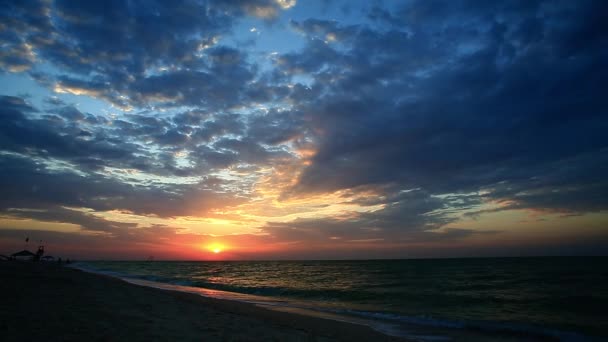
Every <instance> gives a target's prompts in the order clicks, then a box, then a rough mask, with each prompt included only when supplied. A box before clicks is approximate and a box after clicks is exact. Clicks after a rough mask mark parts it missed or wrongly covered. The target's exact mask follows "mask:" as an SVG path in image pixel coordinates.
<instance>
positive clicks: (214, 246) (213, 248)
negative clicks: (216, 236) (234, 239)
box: [207, 243, 225, 254]
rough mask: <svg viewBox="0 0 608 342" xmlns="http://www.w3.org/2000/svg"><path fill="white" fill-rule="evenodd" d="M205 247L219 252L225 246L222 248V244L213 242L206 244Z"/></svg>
mask: <svg viewBox="0 0 608 342" xmlns="http://www.w3.org/2000/svg"><path fill="white" fill-rule="evenodd" d="M207 249H208V250H210V251H211V252H213V253H215V254H219V253H221V252H222V251H223V250H224V249H225V248H224V245H221V244H218V243H214V244H212V245H209V246H207Z"/></svg>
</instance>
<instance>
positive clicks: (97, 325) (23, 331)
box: [0, 261, 400, 342]
mask: <svg viewBox="0 0 608 342" xmlns="http://www.w3.org/2000/svg"><path fill="white" fill-rule="evenodd" d="M0 340H2V341H38V340H40V341H130V342H131V341H307V342H308V341H400V339H397V338H392V337H388V336H385V335H383V334H381V333H378V332H376V331H374V330H372V329H370V328H368V327H365V326H361V325H354V324H348V323H342V322H336V321H331V320H325V319H320V318H314V317H307V316H301V315H297V314H288V313H280V312H276V311H271V310H267V309H263V308H260V307H256V306H255V305H252V304H247V303H239V302H233V301H226V300H219V299H211V298H204V297H201V296H198V295H195V294H189V293H180V292H173V291H165V290H159V289H154V288H148V287H142V286H137V285H133V284H128V283H126V282H124V281H122V280H119V279H114V278H110V277H106V276H101V275H96V274H90V273H85V272H82V271H79V270H75V269H71V268H66V267H61V266H57V265H56V264H44V263H25V262H16V261H1V262H0Z"/></svg>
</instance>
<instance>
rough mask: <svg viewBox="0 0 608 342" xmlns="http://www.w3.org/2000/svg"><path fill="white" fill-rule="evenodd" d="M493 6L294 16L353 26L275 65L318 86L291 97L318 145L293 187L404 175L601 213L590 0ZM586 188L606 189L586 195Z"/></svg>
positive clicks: (595, 40)
mask: <svg viewBox="0 0 608 342" xmlns="http://www.w3.org/2000/svg"><path fill="white" fill-rule="evenodd" d="M498 6H499V7H500V8H501V11H500V12H495V11H494V10H495V9H496V8H495V6H494V5H488V6H470V7H472V8H474V10H467V8H469V6H466V5H465V4H464V3H460V2H453V3H451V4H450V5H448V6H446V7H449V8H451V9H449V10H448V9H446V11H448V12H446V13H445V14H446V15H438V14H437V12H435V11H434V10H431V8H433V9H434V8H436V7H435V6H434V5H433V4H431V3H427V2H413V3H412V4H411V5H407V6H405V7H404V8H403V9H401V10H400V12H399V13H407V14H408V16H409V19H410V20H409V21H408V25H407V27H405V28H404V30H403V31H400V30H399V29H398V28H396V27H391V28H388V29H386V28H383V29H373V28H370V27H365V26H361V27H359V28H357V29H353V28H352V27H343V26H341V25H339V24H337V23H335V22H323V21H308V22H303V23H294V26H295V27H297V28H298V29H299V30H300V31H301V32H303V33H304V34H306V35H309V36H311V37H313V36H315V35H323V34H324V33H325V32H329V31H340V29H341V28H342V29H343V31H344V32H348V33H347V34H345V37H344V38H343V40H345V41H346V43H345V44H344V46H343V47H342V48H333V47H330V46H328V45H326V44H323V43H320V42H318V41H313V42H314V43H310V44H309V45H307V46H306V47H305V48H303V49H302V50H301V51H299V52H298V53H289V54H286V55H282V56H279V57H277V60H278V61H279V63H277V67H278V68H279V69H281V70H284V71H285V72H287V73H293V71H294V70H298V71H299V72H303V73H306V74H308V75H309V76H310V77H312V78H313V80H314V82H313V86H318V87H322V88H323V89H324V91H323V92H322V94H323V95H322V96H319V97H318V98H317V99H316V100H313V101H311V102H310V103H304V104H302V105H301V106H299V107H297V109H298V110H299V111H301V112H303V113H305V114H304V115H305V116H306V120H307V122H309V123H311V125H312V126H313V127H312V129H311V130H310V132H315V133H314V135H313V136H312V139H314V141H315V145H316V153H315V155H314V156H313V157H312V159H311V165H310V166H308V167H307V168H306V169H305V170H304V171H303V173H302V174H301V176H300V178H299V181H298V183H297V184H296V185H295V187H294V188H293V189H292V190H290V191H291V192H295V193H302V194H303V193H310V192H332V191H336V190H341V189H350V188H356V187H359V186H369V185H374V186H384V185H388V184H397V186H396V188H398V189H413V188H420V189H424V190H425V191H427V192H429V193H431V194H436V195H439V194H449V193H470V192H477V191H488V192H490V194H489V195H488V196H487V197H489V198H492V199H494V200H502V201H507V200H513V201H516V202H517V203H520V206H521V208H545V209H551V210H576V211H583V212H584V211H595V210H605V209H606V206H605V205H606V203H605V201H603V200H602V199H601V198H602V197H603V196H599V193H605V191H606V187H605V182H603V181H601V180H598V179H597V177H596V174H597V173H596V169H597V167H598V164H597V163H598V160H599V161H604V160H605V159H606V157H607V155H606V152H607V149H606V147H607V146H608V141H607V140H606V138H605V137H604V133H603V132H604V131H605V129H606V125H607V122H606V120H605V118H603V117H602V115H601V113H603V112H605V111H606V103H605V100H604V99H603V96H602V95H601V91H600V89H602V88H603V83H604V81H603V80H604V79H605V77H606V76H607V75H606V72H605V70H607V69H606V68H605V67H601V66H602V65H605V62H604V61H605V58H606V56H607V55H606V54H607V53H608V50H607V49H606V44H605V41H606V40H605V35H604V39H602V38H599V37H600V36H602V35H601V34H600V32H604V33H606V32H607V30H606V26H605V25H596V24H594V22H595V21H594V20H595V19H592V20H591V22H589V21H588V17H587V15H586V14H588V13H590V11H595V10H597V8H595V9H594V8H593V7H594V6H596V4H592V3H581V4H577V5H572V4H569V5H565V7H568V8H569V9H572V10H573V12H572V13H573V15H566V14H565V12H562V11H560V10H561V9H564V8H565V7H564V8H561V7H559V6H558V5H555V6H554V5H550V4H546V5H540V6H521V7H518V6H516V5H512V6H511V5H505V6H503V5H498ZM503 7H508V8H503ZM570 7H572V8H570ZM503 9H504V11H503ZM376 12H377V11H376ZM497 13H500V14H497ZM385 14H386V13H385ZM374 15H378V13H376V14H374ZM395 17H396V15H395ZM539 18H541V19H539ZM580 32H586V34H587V35H588V37H587V39H582V40H581V41H580V44H577V45H576V46H573V45H572V42H571V41H570V40H568V39H561V38H558V37H562V38H563V37H569V36H571V35H577V34H579V33H580ZM321 46H322V49H324V50H327V51H330V52H331V53H327V52H322V51H323V50H319V47H321ZM575 85H576V86H575ZM591 156H593V157H591ZM575 160H576V162H574V161H575ZM566 165H567V167H568V176H566V177H564V176H565V175H564V174H563V172H562V170H563V167H564V166H566ZM570 177H572V178H570ZM533 179H538V180H540V182H542V188H541V187H540V186H539V187H538V188H537V187H536V185H535V184H534V183H535V182H533V181H531V180H533ZM499 189H500V191H499ZM507 189H511V191H509V190H507ZM524 189H527V190H529V191H530V194H522V193H521V191H525V190H524ZM591 189H593V193H598V195H597V196H591V197H590V198H588V199H587V200H585V201H582V202H581V201H580V199H581V197H582V194H583V193H585V192H588V191H590V190H591ZM555 191H559V195H558V196H557V198H559V199H557V198H556V195H555V194H554V193H552V192H555ZM531 193H534V195H532V194H531ZM604 197H605V196H604ZM550 198H554V200H551V199H550ZM582 203H585V204H584V205H581V204H582Z"/></svg>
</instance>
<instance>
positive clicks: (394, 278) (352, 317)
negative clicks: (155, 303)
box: [74, 257, 608, 341]
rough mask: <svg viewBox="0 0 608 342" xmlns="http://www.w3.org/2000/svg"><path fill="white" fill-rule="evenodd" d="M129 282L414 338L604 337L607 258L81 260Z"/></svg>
mask: <svg viewBox="0 0 608 342" xmlns="http://www.w3.org/2000/svg"><path fill="white" fill-rule="evenodd" d="M74 267H76V268H79V269H82V270H85V271H89V272H95V273H101V274H105V275H110V276H113V277H118V278H121V279H123V280H126V281H128V282H131V283H135V284H139V285H144V286H151V287H157V288H162V289H169V290H175V291H184V292H191V293H197V294H199V295H202V296H207V297H214V298H220V299H227V300H236V301H242V302H248V303H253V304H255V305H258V306H262V307H265V308H268V309H271V310H278V311H286V312H293V313H297V314H303V315H311V316H316V317H323V318H327V319H333V320H339V321H346V322H351V323H355V324H363V325H367V326H370V327H371V328H373V329H375V330H377V331H379V332H381V333H384V334H386V335H391V336H400V337H404V338H407V339H410V340H412V341H608V257H531V258H524V257H520V258H463V259H416V260H357V261H87V262H78V263H75V264H74Z"/></svg>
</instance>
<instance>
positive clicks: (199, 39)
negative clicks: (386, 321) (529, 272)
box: [0, 0, 608, 259]
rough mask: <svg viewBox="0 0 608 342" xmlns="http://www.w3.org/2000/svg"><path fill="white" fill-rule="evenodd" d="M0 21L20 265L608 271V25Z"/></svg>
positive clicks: (522, 20) (565, 9)
mask: <svg viewBox="0 0 608 342" xmlns="http://www.w3.org/2000/svg"><path fill="white" fill-rule="evenodd" d="M2 7H3V9H2V10H1V11H0V15H1V16H2V21H1V22H2V24H1V25H0V44H2V47H3V48H2V53H0V84H1V88H0V89H2V94H0V95H1V96H2V97H1V99H0V111H1V113H0V177H1V178H0V183H1V184H0V185H1V187H2V189H3V195H2V198H0V248H1V249H2V250H3V251H5V253H9V252H10V250H11V249H18V248H20V247H22V241H24V239H25V237H26V236H30V237H31V238H32V240H33V241H43V243H45V244H47V245H48V246H52V248H54V249H55V251H57V253H62V254H65V255H73V256H74V257H79V258H142V257H147V256H148V255H150V254H155V255H157V257H159V258H167V259H207V258H215V257H217V255H214V254H215V253H212V251H211V250H213V249H217V246H218V245H221V246H223V247H222V250H223V253H222V257H223V258H228V259H248V258H382V257H391V258H394V257H449V256H502V255H546V254H551V255H554V254H558V255H569V254H605V252H606V250H607V249H606V247H608V233H607V232H606V228H607V227H606V225H607V223H608V219H607V218H608V216H607V215H606V209H607V207H608V201H607V199H608V196H607V195H608V181H606V178H605V174H607V171H608V170H607V165H608V163H607V161H608V139H607V138H606V134H605V132H606V130H607V129H608V119H607V117H606V112H607V110H606V109H607V106H606V99H605V96H604V95H603V91H602V89H604V88H605V86H603V83H604V82H605V79H607V76H608V75H607V73H608V68H607V66H606V62H605V61H606V60H608V39H607V37H608V34H607V33H608V27H607V25H606V23H605V20H603V18H602V15H601V14H602V13H605V12H606V10H607V8H606V5H605V3H604V2H601V1H579V2H572V1H504V2H503V1H497V2H485V1H467V0H462V1H390V2H389V1H386V2H383V1H329V0H328V1H306V2H303V1H299V2H297V1H293V0H291V1H289V0H281V1H278V0H277V1H272V0H256V1H103V2H71V1H9V2H8V3H6V5H5V6H2ZM209 246H213V248H211V247H209Z"/></svg>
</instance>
